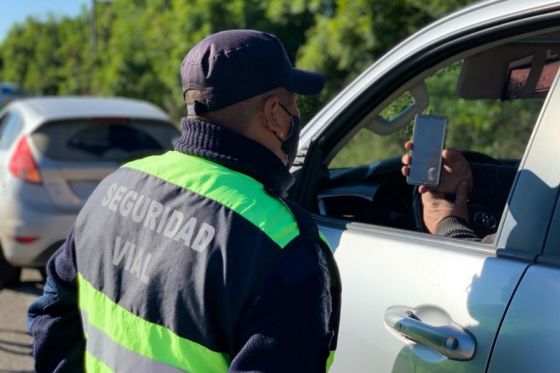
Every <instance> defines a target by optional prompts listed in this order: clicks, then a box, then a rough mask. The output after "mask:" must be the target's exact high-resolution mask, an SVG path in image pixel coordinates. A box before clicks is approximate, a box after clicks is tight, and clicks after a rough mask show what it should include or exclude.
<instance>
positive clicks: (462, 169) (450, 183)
mask: <svg viewBox="0 0 560 373" xmlns="http://www.w3.org/2000/svg"><path fill="white" fill-rule="evenodd" d="M412 147H413V143H412V141H407V142H406V143H405V144H404V148H405V149H406V150H409V151H410V150H412ZM441 156H442V158H443V165H442V170H441V178H440V183H439V186H438V187H437V188H429V187H427V186H425V185H420V187H419V188H418V191H419V192H420V193H422V194H423V193H426V192H428V191H429V190H431V191H433V192H436V193H444V194H457V188H458V187H459V184H460V183H461V181H465V182H466V183H467V191H468V193H470V191H471V190H472V184H473V181H472V172H471V167H470V166H469V162H467V160H466V159H465V157H464V156H463V154H461V152H460V151H458V150H455V149H443V151H442V152H441ZM410 159H411V158H410V154H405V155H403V156H402V159H401V160H402V163H403V167H402V169H401V172H402V174H403V175H404V176H407V175H408V172H409V168H410V167H409V165H410Z"/></svg>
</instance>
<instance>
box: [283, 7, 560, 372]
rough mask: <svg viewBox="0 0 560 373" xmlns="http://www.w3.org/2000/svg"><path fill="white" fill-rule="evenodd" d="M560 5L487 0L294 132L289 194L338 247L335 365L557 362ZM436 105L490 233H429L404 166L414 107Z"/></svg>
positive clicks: (412, 42) (373, 70)
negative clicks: (296, 145)
mask: <svg viewBox="0 0 560 373" xmlns="http://www.w3.org/2000/svg"><path fill="white" fill-rule="evenodd" d="M559 66H560V2H558V1H545V0H531V1H526V0H508V1H486V2H482V3H477V4H475V5H473V6H471V7H468V8H466V9H464V10H461V11H459V12H457V13H455V14H452V15H449V16H447V17H445V18H443V19H441V20H439V21H437V22H435V23H434V24H431V25H429V26H427V27H426V28H424V29H423V30H421V31H419V32H418V33H416V34H415V35H413V36H411V37H410V38H408V39H407V40H405V41H404V42H402V43H401V44H399V45H398V46H396V47H395V48H394V49H393V50H391V51H390V52H389V53H387V54H386V55H385V56H384V57H382V58H380V59H379V60H378V61H376V62H375V63H374V64H373V65H372V66H371V67H370V68H369V69H367V70H366V71H365V72H364V73H363V74H361V75H360V76H359V77H358V78H357V79H356V80H355V81H354V82H353V83H352V84H350V85H349V86H348V87H347V88H346V89H345V90H344V91H343V92H341V93H340V94H339V95H338V96H337V97H336V98H335V99H334V100H333V101H332V102H331V103H330V104H328V105H326V107H325V108H324V109H323V110H322V111H321V112H320V113H319V114H318V115H316V116H315V118H314V119H313V120H312V121H311V122H310V123H309V124H308V125H307V126H306V127H305V128H304V129H303V131H302V135H301V141H300V149H299V157H298V160H297V164H296V166H295V168H294V170H293V171H294V173H295V174H296V176H297V183H296V185H295V187H294V188H293V190H292V196H293V198H294V199H295V200H297V201H298V202H300V203H301V204H302V205H303V206H305V207H306V208H308V209H309V210H311V211H313V212H314V214H315V218H316V221H317V222H318V224H319V226H320V228H321V230H322V232H323V233H324V234H325V235H326V237H327V238H328V240H329V241H330V243H331V246H332V247H333V250H334V252H335V258H336V260H337V263H338V265H339V268H340V272H341V279H342V286H343V295H342V313H341V317H342V319H341V324H340V336H339V345H338V349H337V353H336V357H335V361H334V365H333V367H332V371H333V372H353V373H356V372H539V373H542V372H557V371H558V370H559V367H560V354H559V353H558V352H557V351H556V346H558V345H560V316H559V315H560V207H559V206H560V204H559V193H558V192H559V185H560V166H559V164H558V162H557V160H559V159H560V86H558V83H557V78H556V76H557V71H558V67H559ZM420 113H424V114H437V115H445V116H446V117H447V119H448V135H447V143H446V145H447V146H452V147H457V148H459V149H460V150H463V151H464V154H465V157H466V158H467V159H468V160H469V162H470V165H471V168H472V170H473V175H474V189H473V191H472V194H471V195H470V197H469V198H470V201H469V209H470V211H469V212H470V222H471V224H472V226H473V227H474V229H475V230H476V232H477V233H478V234H479V236H480V237H486V236H487V237H488V238H487V242H472V241H466V240H461V239H454V238H447V237H439V236H434V235H430V234H428V233H426V232H424V227H423V224H422V221H421V219H418V217H419V216H421V210H420V209H421V206H420V205H419V204H418V203H417V202H418V196H417V194H416V193H415V191H414V189H413V188H412V186H409V185H407V184H406V181H405V179H404V177H403V176H402V175H401V171H400V168H401V166H402V165H401V162H400V156H401V155H402V154H403V152H404V150H403V147H402V144H403V143H404V141H405V140H408V139H410V138H411V134H412V131H411V126H412V121H413V118H414V116H415V115H416V114H420Z"/></svg>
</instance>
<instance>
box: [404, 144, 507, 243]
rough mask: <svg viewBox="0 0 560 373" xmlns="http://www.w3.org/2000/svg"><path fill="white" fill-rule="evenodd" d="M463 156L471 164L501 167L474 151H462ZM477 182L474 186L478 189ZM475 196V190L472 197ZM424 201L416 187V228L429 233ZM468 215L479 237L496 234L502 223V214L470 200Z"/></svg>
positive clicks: (494, 160)
mask: <svg viewBox="0 0 560 373" xmlns="http://www.w3.org/2000/svg"><path fill="white" fill-rule="evenodd" d="M461 153H462V154H463V156H464V157H465V158H466V159H467V161H468V162H469V164H471V167H472V163H481V164H489V165H499V164H500V162H499V161H498V160H497V159H495V158H492V157H491V156H489V155H487V154H484V153H479V152H474V151H462V152H461ZM476 184H477V183H476V181H475V182H474V185H475V187H476ZM473 195H475V193H474V190H473V193H471V196H473ZM422 209H423V206H422V199H421V198H420V193H419V192H418V186H414V188H413V190H412V214H413V221H414V227H415V229H416V230H417V231H419V232H427V229H426V226H425V225H424V219H423V214H422ZM468 214H469V222H470V224H469V227H470V228H471V229H472V230H473V231H474V232H475V233H476V234H477V235H478V236H479V237H484V236H486V235H488V234H491V233H494V232H495V231H496V229H497V227H498V223H499V221H500V217H501V212H497V211H495V209H492V208H490V207H487V206H485V205H484V204H483V203H481V202H479V201H476V200H472V199H471V200H470V201H469V204H468Z"/></svg>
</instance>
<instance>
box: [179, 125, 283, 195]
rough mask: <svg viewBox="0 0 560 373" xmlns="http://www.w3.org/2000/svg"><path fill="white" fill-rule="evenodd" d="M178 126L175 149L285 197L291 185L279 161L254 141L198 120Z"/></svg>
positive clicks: (224, 128)
mask: <svg viewBox="0 0 560 373" xmlns="http://www.w3.org/2000/svg"><path fill="white" fill-rule="evenodd" d="M181 126H182V128H183V132H182V134H181V137H180V138H179V140H178V141H177V142H176V143H175V150H177V151H180V152H183V153H186V154H191V155H195V156H198V157H202V158H206V159H208V160H211V161H213V162H216V163H219V164H221V165H223V166H225V167H228V168H231V169H233V170H235V171H238V172H241V173H243V174H246V175H248V176H251V177H252V178H254V179H256V180H257V181H259V182H260V183H262V184H263V185H264V186H265V188H266V189H267V190H268V191H269V192H272V193H273V194H275V195H277V196H279V197H285V196H286V195H287V192H288V189H289V188H290V187H291V186H292V184H293V183H294V178H293V176H292V174H290V172H289V171H288V169H287V168H286V166H285V165H284V164H283V163H282V161H281V160H280V159H278V157H277V156H276V155H275V154H274V153H273V152H271V151H270V150H268V149H267V148H266V147H264V146H263V145H261V144H259V143H257V142H256V141H253V140H251V139H249V138H247V137H245V136H243V135H241V134H239V133H237V132H235V131H232V130H230V129H228V128H226V127H223V126H220V125H217V124H214V123H210V122H206V121H203V120H200V119H190V118H189V119H187V118H182V119H181Z"/></svg>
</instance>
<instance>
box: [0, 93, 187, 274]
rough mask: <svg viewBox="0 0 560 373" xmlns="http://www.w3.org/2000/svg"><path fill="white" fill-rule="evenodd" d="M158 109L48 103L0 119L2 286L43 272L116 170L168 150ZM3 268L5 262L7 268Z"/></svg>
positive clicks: (171, 134)
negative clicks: (22, 272)
mask: <svg viewBox="0 0 560 373" xmlns="http://www.w3.org/2000/svg"><path fill="white" fill-rule="evenodd" d="M178 134H179V131H178V129H177V128H176V127H175V126H174V125H173V123H172V122H171V121H170V118H169V117H168V115H167V114H166V113H164V112H163V111H162V110H161V109H159V108H158V107H156V106H154V105H152V104H150V103H147V102H143V101H138V100H132V99H125V98H93V97H91V98H87V97H50V98H49V97H46V98H29V99H21V100H18V101H14V102H13V103H11V104H9V105H8V106H6V107H5V108H4V110H2V111H1V112H0V206H1V208H0V245H1V252H0V254H2V253H3V257H2V255H0V280H3V281H14V280H17V278H18V276H19V270H18V269H17V268H19V267H38V268H41V267H43V266H45V264H46V262H47V260H48V258H49V257H50V255H51V254H52V253H53V252H54V251H55V250H56V249H57V248H58V246H60V244H61V242H62V241H63V240H64V239H65V237H66V235H67V234H68V231H69V229H70V227H71V226H72V223H73V221H74V218H75V216H76V214H77V213H78V211H79V210H80V208H81V207H82V205H83V203H84V202H85V200H86V199H87V198H88V196H89V195H90V193H91V192H92V191H93V189H94V188H95V186H96V185H97V183H98V182H99V181H100V180H101V179H103V178H104V177H105V176H106V175H107V174H109V173H110V172H111V171H113V170H115V169H116V168H117V167H119V165H121V164H122V163H124V162H127V161H129V160H132V159H135V158H139V157H143V156H146V155H148V154H155V153H162V152H164V151H166V150H168V149H170V148H172V140H173V139H174V138H175V137H177V136H178ZM6 261H7V262H6Z"/></svg>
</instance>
